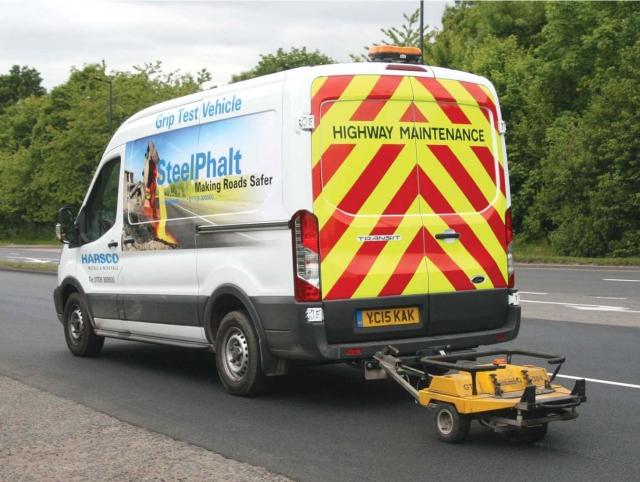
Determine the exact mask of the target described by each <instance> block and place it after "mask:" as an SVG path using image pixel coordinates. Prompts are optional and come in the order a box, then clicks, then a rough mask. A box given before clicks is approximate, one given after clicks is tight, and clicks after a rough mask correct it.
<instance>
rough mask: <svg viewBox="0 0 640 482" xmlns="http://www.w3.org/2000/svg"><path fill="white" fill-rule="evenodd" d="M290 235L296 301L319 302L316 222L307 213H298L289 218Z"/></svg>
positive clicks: (318, 258) (318, 252)
mask: <svg viewBox="0 0 640 482" xmlns="http://www.w3.org/2000/svg"><path fill="white" fill-rule="evenodd" d="M291 233H292V243H293V284H294V290H295V296H296V301H320V298H321V292H320V234H319V232H318V220H317V219H316V217H315V216H314V215H313V214H311V213H310V212H308V211H298V212H297V213H295V214H294V215H293V218H291Z"/></svg>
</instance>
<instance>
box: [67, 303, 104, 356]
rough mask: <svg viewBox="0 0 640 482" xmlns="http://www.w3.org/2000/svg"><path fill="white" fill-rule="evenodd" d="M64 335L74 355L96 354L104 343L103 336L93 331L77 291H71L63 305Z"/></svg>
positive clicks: (87, 312) (85, 308) (87, 313)
mask: <svg viewBox="0 0 640 482" xmlns="http://www.w3.org/2000/svg"><path fill="white" fill-rule="evenodd" d="M64 337H65V340H66V341H67V346H68V347H69V351H70V352H71V353H73V354H74V355H75V356H80V357H94V356H97V355H98V353H100V350H101V349H102V345H104V338H103V337H101V336H98V335H96V333H95V332H94V331H93V327H92V326H91V322H90V321H89V311H88V310H87V307H86V305H85V303H84V299H83V298H82V297H81V296H80V295H79V294H78V293H72V294H71V296H69V299H68V300H67V302H66V304H65V306H64Z"/></svg>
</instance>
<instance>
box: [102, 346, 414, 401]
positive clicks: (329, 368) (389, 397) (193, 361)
mask: <svg viewBox="0 0 640 482" xmlns="http://www.w3.org/2000/svg"><path fill="white" fill-rule="evenodd" d="M99 360H100V362H101V363H108V364H110V365H112V366H113V365H118V367H119V368H118V369H122V370H124V371H127V372H130V371H132V370H134V371H136V372H140V371H144V372H146V373H149V374H153V375H154V376H162V377H167V376H169V377H172V378H174V377H175V378H180V379H182V380H184V381H185V382H186V383H188V384H193V383H197V384H200V383H201V384H207V385H208V386H209V387H210V388H211V390H212V391H215V392H220V391H224V388H223V387H222V384H221V383H220V380H219V379H218V374H217V371H216V361H215V355H214V354H213V353H211V352H208V351H205V350H193V349H187V348H179V347H170V346H160V345H151V344H144V343H132V342H124V341H114V340H107V341H106V343H105V345H104V348H103V350H102V352H101V354H100V358H99ZM229 396H231V395H229ZM259 398H260V399H264V400H265V401H266V400H270V401H274V402H275V401H285V400H296V401H297V402H304V403H309V404H322V405H327V404H328V405H331V404H337V405H339V406H341V407H347V406H353V407H359V408H361V407H362V402H363V400H366V402H367V405H368V406H374V405H376V404H379V405H384V406H388V405H389V404H390V403H406V402H407V401H411V397H410V396H409V395H408V394H407V393H405V392H404V391H403V390H402V389H401V388H400V387H399V386H397V385H396V384H395V383H393V382H391V381H389V380H376V381H367V380H365V379H364V373H363V372H362V370H359V369H356V368H353V367H350V366H347V365H345V364H327V365H293V366H292V367H291V370H290V372H289V373H288V374H287V375H285V376H280V377H274V380H273V386H272V387H271V389H270V390H269V391H268V392H267V393H265V394H263V395H261V396H260V397H259Z"/></svg>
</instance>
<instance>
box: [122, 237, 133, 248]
mask: <svg viewBox="0 0 640 482" xmlns="http://www.w3.org/2000/svg"><path fill="white" fill-rule="evenodd" d="M135 242H136V240H135V239H134V238H124V239H123V240H122V244H123V245H124V246H126V245H127V244H133V243H135Z"/></svg>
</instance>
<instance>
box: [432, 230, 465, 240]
mask: <svg viewBox="0 0 640 482" xmlns="http://www.w3.org/2000/svg"><path fill="white" fill-rule="evenodd" d="M458 238H460V233H456V232H455V231H454V230H453V229H447V230H446V231H445V232H444V233H438V234H436V239H458Z"/></svg>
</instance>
